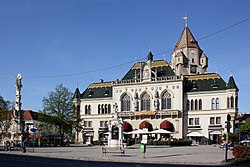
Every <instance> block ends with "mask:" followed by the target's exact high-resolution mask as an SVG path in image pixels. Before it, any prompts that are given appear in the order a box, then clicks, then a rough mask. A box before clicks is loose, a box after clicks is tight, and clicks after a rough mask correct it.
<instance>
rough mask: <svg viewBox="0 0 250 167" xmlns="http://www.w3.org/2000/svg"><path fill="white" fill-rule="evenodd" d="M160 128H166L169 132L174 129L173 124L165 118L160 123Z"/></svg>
mask: <svg viewBox="0 0 250 167" xmlns="http://www.w3.org/2000/svg"><path fill="white" fill-rule="evenodd" d="M160 129H164V130H168V131H170V132H173V131H174V125H173V124H172V123H171V122H169V121H167V120H165V121H163V122H162V123H161V125H160Z"/></svg>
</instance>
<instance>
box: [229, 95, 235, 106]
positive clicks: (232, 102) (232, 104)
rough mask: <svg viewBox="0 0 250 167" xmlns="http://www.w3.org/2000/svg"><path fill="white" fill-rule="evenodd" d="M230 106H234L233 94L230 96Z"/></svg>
mask: <svg viewBox="0 0 250 167" xmlns="http://www.w3.org/2000/svg"><path fill="white" fill-rule="evenodd" d="M230 100H231V108H234V97H233V96H231V99H230Z"/></svg>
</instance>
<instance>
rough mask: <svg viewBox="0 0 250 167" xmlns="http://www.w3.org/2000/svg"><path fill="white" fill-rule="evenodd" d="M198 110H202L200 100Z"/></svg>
mask: <svg viewBox="0 0 250 167" xmlns="http://www.w3.org/2000/svg"><path fill="white" fill-rule="evenodd" d="M199 110H202V100H201V99H200V100H199Z"/></svg>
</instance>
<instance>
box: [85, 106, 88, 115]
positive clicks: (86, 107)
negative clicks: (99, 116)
mask: <svg viewBox="0 0 250 167" xmlns="http://www.w3.org/2000/svg"><path fill="white" fill-rule="evenodd" d="M87 114H88V106H87V105H85V115H87Z"/></svg>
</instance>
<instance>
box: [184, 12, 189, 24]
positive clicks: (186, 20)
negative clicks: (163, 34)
mask: <svg viewBox="0 0 250 167" xmlns="http://www.w3.org/2000/svg"><path fill="white" fill-rule="evenodd" d="M183 19H184V20H185V27H187V26H188V17H187V13H185V16H184V17H183Z"/></svg>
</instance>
